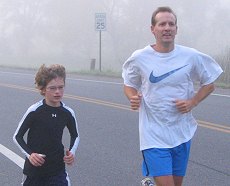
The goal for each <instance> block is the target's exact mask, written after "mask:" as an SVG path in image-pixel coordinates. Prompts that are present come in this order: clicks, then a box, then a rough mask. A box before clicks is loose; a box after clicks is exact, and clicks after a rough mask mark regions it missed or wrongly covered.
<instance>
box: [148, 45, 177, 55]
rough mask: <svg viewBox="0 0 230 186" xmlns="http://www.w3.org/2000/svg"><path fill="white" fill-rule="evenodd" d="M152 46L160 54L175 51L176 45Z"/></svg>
mask: <svg viewBox="0 0 230 186" xmlns="http://www.w3.org/2000/svg"><path fill="white" fill-rule="evenodd" d="M151 46H152V48H153V49H154V50H155V51H157V52H159V53H169V52H171V51H173V49H174V43H170V44H164V45H162V44H157V43H156V44H154V45H151Z"/></svg>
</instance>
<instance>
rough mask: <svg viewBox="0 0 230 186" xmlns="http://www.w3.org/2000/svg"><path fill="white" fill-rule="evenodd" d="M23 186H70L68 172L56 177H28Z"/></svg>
mask: <svg viewBox="0 0 230 186" xmlns="http://www.w3.org/2000/svg"><path fill="white" fill-rule="evenodd" d="M23 186H70V180H69V176H68V174H67V172H66V171H62V172H60V173H59V174H58V175H55V176H48V177H30V176H26V180H25V182H24V183H23Z"/></svg>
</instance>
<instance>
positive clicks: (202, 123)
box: [0, 83, 230, 133]
mask: <svg viewBox="0 0 230 186" xmlns="http://www.w3.org/2000/svg"><path fill="white" fill-rule="evenodd" d="M0 86H3V87H8V88H14V89H20V90H27V91H32V92H37V91H38V90H37V89H35V88H29V87H23V86H20V85H13V84H5V83H0ZM64 98H69V99H75V100H79V101H83V102H89V103H94V104H98V105H104V106H108V107H113V108H118V109H123V110H128V111H133V110H131V108H130V106H129V105H123V104H118V103H113V102H108V101H103V100H99V99H93V98H87V97H81V96H75V95H70V94H64ZM133 112H138V111H133ZM197 121H198V125H199V126H201V127H205V128H208V129H212V130H216V131H219V132H224V133H230V127H228V126H227V125H219V124H214V123H210V122H206V121H200V120H197Z"/></svg>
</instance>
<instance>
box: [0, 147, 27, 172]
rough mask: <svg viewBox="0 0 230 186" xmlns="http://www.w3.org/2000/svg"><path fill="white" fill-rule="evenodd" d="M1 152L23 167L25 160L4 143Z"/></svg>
mask: <svg viewBox="0 0 230 186" xmlns="http://www.w3.org/2000/svg"><path fill="white" fill-rule="evenodd" d="M0 153H2V154H3V155H4V156H6V157H7V158H8V159H10V160H11V161H13V162H14V163H15V164H16V165H18V166H19V167H20V168H21V169H23V166H24V162H25V160H24V159H23V158H21V157H20V156H19V155H17V154H16V153H14V152H13V151H11V150H10V149H8V148H6V147H5V146H3V145H2V144H0Z"/></svg>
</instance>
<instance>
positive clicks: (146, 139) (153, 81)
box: [122, 45, 223, 150]
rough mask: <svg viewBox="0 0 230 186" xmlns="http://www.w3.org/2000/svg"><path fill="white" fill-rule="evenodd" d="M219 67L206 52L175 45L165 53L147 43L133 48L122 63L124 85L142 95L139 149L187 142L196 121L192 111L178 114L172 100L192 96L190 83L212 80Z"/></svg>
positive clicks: (172, 145)
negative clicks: (145, 45) (129, 55)
mask: <svg viewBox="0 0 230 186" xmlns="http://www.w3.org/2000/svg"><path fill="white" fill-rule="evenodd" d="M222 72H223V71H222V69H221V67H220V66H219V65H218V64H217V63H216V62H215V61H214V59H212V58H211V57H209V56H208V55H205V54H203V53H201V52H199V51H197V50H195V49H191V48H188V47H184V46H180V45H175V48H174V50H173V51H171V52H169V53H159V52H156V51H155V50H154V49H153V48H152V47H151V46H147V47H145V48H144V49H141V50H137V51H135V52H134V53H133V54H132V55H131V57H129V58H128V60H127V61H126V62H125V63H124V65H123V72H122V77H123V79H124V84H125V85H126V86H130V87H133V88H135V89H137V90H138V91H139V92H141V94H142V102H141V106H140V109H139V135H140V150H144V149H149V148H172V147H175V146H178V145H180V144H182V143H184V142H187V141H189V140H190V139H191V138H192V137H193V135H194V133H195V131H196V129H197V123H196V121H195V119H194V117H193V116H192V113H191V112H189V113H185V114H182V113H180V112H179V111H178V110H177V108H176V106H175V103H174V101H175V100H177V99H189V98H192V97H193V96H194V87H193V82H194V81H199V82H200V85H201V86H202V85H207V84H210V83H212V82H214V81H215V80H216V79H217V78H218V77H219V75H220V74H221V73H222Z"/></svg>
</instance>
